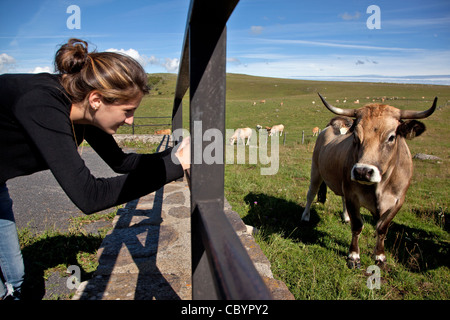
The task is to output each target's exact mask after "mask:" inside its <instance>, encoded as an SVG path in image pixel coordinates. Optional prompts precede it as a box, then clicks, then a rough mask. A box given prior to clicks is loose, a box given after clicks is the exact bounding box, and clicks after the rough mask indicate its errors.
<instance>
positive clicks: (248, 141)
mask: <svg viewBox="0 0 450 320" xmlns="http://www.w3.org/2000/svg"><path fill="white" fill-rule="evenodd" d="M244 141H245V138H244ZM249 144H250V137H248V138H247V146H248V145H249Z"/></svg>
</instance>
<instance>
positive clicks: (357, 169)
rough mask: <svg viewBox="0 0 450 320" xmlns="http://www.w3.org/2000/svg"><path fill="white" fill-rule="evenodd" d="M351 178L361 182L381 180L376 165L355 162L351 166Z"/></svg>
mask: <svg viewBox="0 0 450 320" xmlns="http://www.w3.org/2000/svg"><path fill="white" fill-rule="evenodd" d="M351 178H352V180H353V181H356V182H359V183H362V184H374V183H379V182H380V181H381V174H380V170H379V169H378V168H377V167H376V166H373V165H371V164H364V163H357V164H355V165H354V166H353V168H352V172H351Z"/></svg>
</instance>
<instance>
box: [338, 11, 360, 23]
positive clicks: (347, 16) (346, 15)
mask: <svg viewBox="0 0 450 320" xmlns="http://www.w3.org/2000/svg"><path fill="white" fill-rule="evenodd" d="M339 16H340V17H341V18H342V20H345V21H350V20H358V19H359V18H360V17H361V12H359V11H356V12H355V14H354V15H351V14H349V13H347V12H346V13H344V14H340V15H339Z"/></svg>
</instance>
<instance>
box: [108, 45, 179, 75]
mask: <svg viewBox="0 0 450 320" xmlns="http://www.w3.org/2000/svg"><path fill="white" fill-rule="evenodd" d="M106 51H107V52H117V53H121V54H125V55H128V56H130V57H132V58H133V59H135V60H136V61H137V62H139V63H140V64H141V65H142V67H146V66H147V65H149V64H150V65H156V66H160V67H163V68H165V69H166V71H167V72H176V71H178V66H179V64H180V62H179V59H171V58H165V59H164V60H161V59H158V58H156V57H155V56H150V57H147V56H146V55H143V54H140V53H139V52H138V51H137V50H135V49H132V48H130V49H128V50H125V49H115V48H110V49H108V50H106Z"/></svg>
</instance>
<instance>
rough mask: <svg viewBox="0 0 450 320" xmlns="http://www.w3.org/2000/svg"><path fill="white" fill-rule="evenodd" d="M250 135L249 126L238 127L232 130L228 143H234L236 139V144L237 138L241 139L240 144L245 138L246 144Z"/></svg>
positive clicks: (243, 142)
mask: <svg viewBox="0 0 450 320" xmlns="http://www.w3.org/2000/svg"><path fill="white" fill-rule="evenodd" d="M251 136H252V129H250V128H238V129H236V131H234V134H233V136H232V137H231V139H230V142H231V143H230V145H233V144H234V141H237V142H236V144H239V139H241V140H242V144H245V139H247V146H248V144H249V143H250V138H251Z"/></svg>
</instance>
